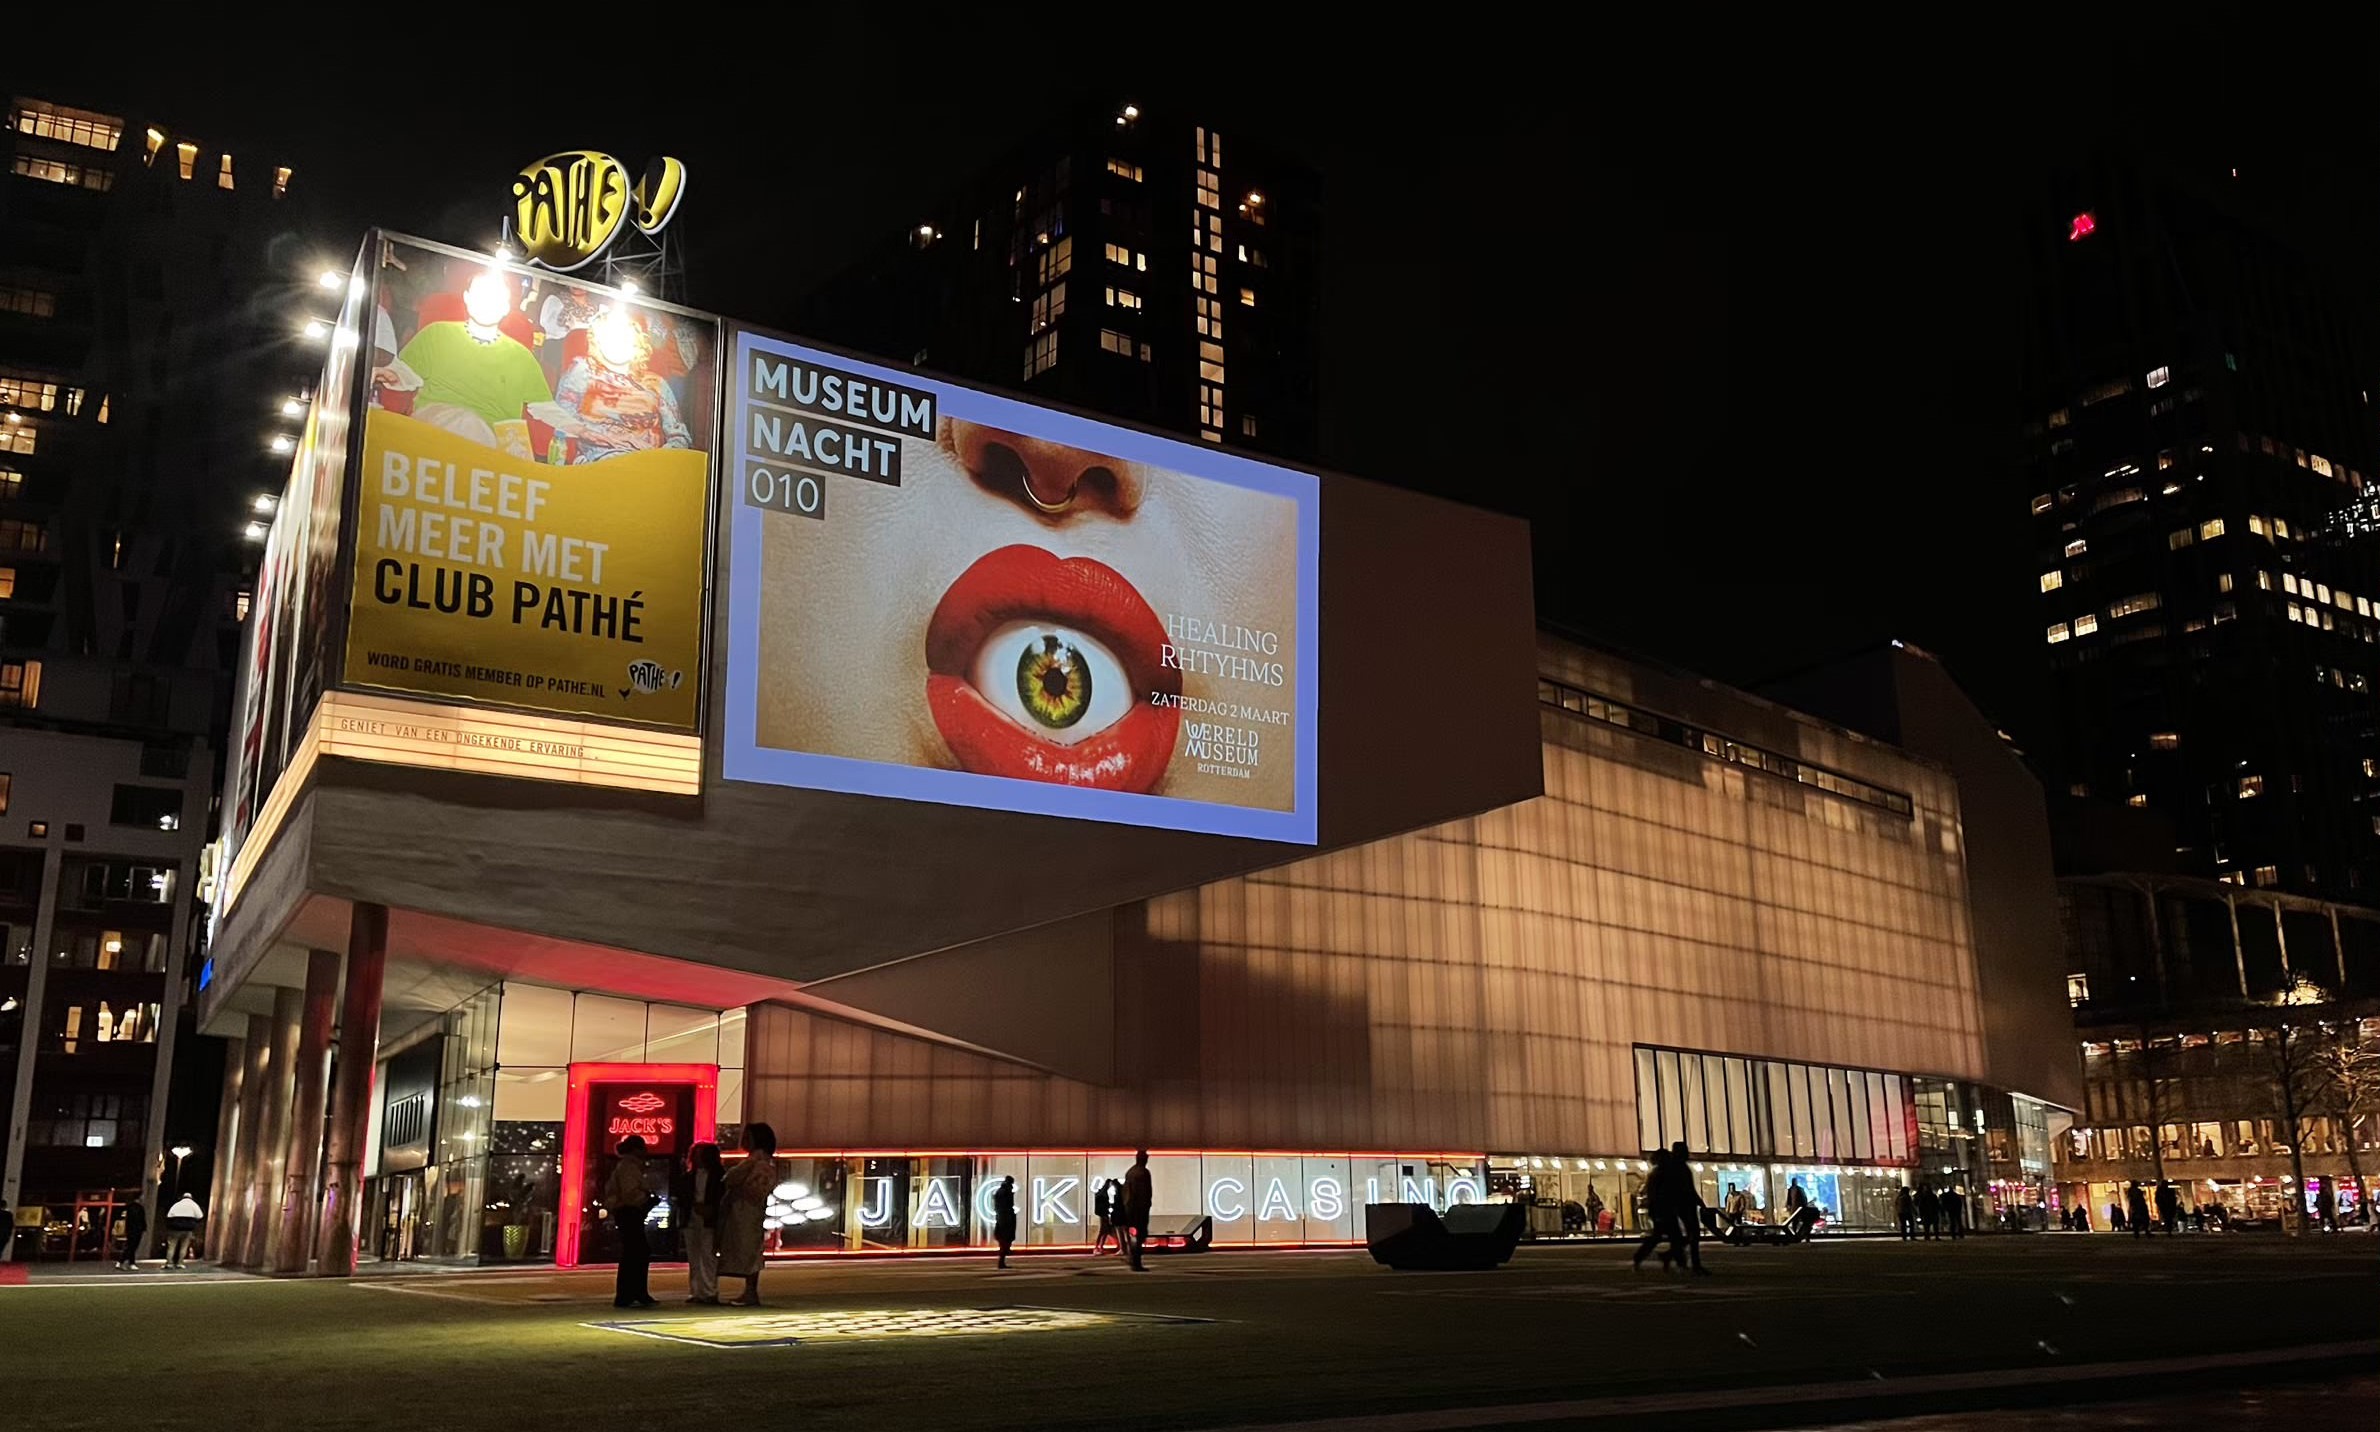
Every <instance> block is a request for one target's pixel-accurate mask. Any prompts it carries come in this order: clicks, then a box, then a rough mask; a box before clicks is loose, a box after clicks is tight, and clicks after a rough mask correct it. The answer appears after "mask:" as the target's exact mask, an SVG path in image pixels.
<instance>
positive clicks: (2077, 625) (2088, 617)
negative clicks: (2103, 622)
mask: <svg viewBox="0 0 2380 1432" xmlns="http://www.w3.org/2000/svg"><path fill="white" fill-rule="evenodd" d="M2097 630H2099V617H2098V615H2097V614H2096V613H2093V612H2084V613H2083V614H2082V615H2081V616H2079V617H2076V618H2075V619H2074V634H2075V635H2076V636H2089V635H2090V634H2091V633H2092V632H2095V631H2097Z"/></svg>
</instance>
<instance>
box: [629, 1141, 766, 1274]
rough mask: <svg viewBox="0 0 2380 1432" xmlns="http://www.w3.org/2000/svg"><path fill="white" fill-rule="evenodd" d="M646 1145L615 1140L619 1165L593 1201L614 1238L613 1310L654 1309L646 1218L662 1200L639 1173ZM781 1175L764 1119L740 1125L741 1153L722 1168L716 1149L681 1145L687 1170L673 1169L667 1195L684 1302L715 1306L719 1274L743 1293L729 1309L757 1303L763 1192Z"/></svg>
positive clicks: (723, 1162)
mask: <svg viewBox="0 0 2380 1432" xmlns="http://www.w3.org/2000/svg"><path fill="white" fill-rule="evenodd" d="M647 1150H648V1146H647V1144H646V1143H645V1141H644V1139H643V1138H642V1137H640V1136H638V1135H636V1134H630V1135H629V1136H628V1137H627V1138H624V1139H622V1140H620V1147H619V1162H618V1163H616V1164H614V1165H613V1166H612V1171H611V1176H610V1177H609V1178H607V1179H606V1180H604V1184H603V1192H602V1194H601V1196H600V1198H599V1199H598V1201H599V1202H600V1203H601V1204H602V1205H603V1209H604V1212H605V1213H606V1214H608V1215H610V1217H611V1221H612V1227H613V1228H614V1229H615V1230H616V1231H617V1232H618V1233H619V1235H620V1267H619V1273H618V1276H617V1278H616V1280H615V1281H614V1283H613V1288H612V1306H613V1307H615V1308H650V1307H656V1306H658V1303H657V1302H656V1300H655V1299H654V1297H653V1293H652V1289H651V1287H650V1286H649V1284H648V1280H649V1277H650V1274H651V1270H652V1266H653V1244H652V1239H651V1237H650V1235H649V1234H648V1233H647V1231H646V1227H647V1225H646V1219H647V1217H648V1216H649V1215H650V1214H651V1213H652V1211H653V1210H654V1208H656V1207H658V1206H659V1205H660V1203H661V1199H660V1198H659V1197H658V1196H657V1195H655V1194H654V1193H653V1191H652V1188H651V1186H650V1185H649V1184H648V1183H647V1181H646V1177H645V1159H646V1157H647ZM781 1177H782V1174H781V1172H780V1170H779V1167H778V1164H777V1133H776V1131H775V1130H774V1129H771V1128H770V1127H769V1126H768V1125H766V1124H746V1125H745V1126H744V1157H743V1158H742V1159H740V1160H738V1161H737V1163H736V1165H735V1167H733V1168H729V1167H727V1164H726V1160H725V1159H723V1158H722V1157H720V1154H719V1146H718V1145H717V1144H714V1143H700V1144H696V1145H695V1146H694V1147H693V1148H691V1149H689V1150H687V1154H686V1167H685V1168H683V1169H679V1170H676V1171H675V1174H674V1176H673V1177H672V1179H671V1180H670V1193H671V1196H672V1198H673V1199H674V1200H675V1201H676V1203H677V1205H678V1209H679V1216H678V1226H679V1228H680V1229H681V1230H682V1231H683V1233H684V1235H685V1240H686V1301H687V1302H689V1303H700V1304H705V1305H708V1306H711V1307H717V1306H719V1279H720V1278H721V1277H723V1276H724V1277H729V1278H738V1279H741V1280H742V1281H743V1285H744V1287H743V1291H742V1293H741V1294H740V1295H739V1296H738V1297H737V1298H736V1300H735V1302H736V1306H738V1307H744V1308H757V1307H759V1306H760V1267H761V1262H762V1258H761V1250H762V1245H763V1243H764V1242H765V1241H766V1238H767V1229H766V1228H765V1227H764V1226H763V1219H764V1217H765V1216H766V1214H767V1211H768V1204H769V1193H770V1190H772V1189H774V1188H775V1187H776V1186H777V1184H778V1182H779V1180H780V1179H781Z"/></svg>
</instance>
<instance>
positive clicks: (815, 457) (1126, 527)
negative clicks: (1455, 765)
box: [722, 330, 1320, 844]
mask: <svg viewBox="0 0 2380 1432" xmlns="http://www.w3.org/2000/svg"><path fill="white" fill-rule="evenodd" d="M731 345H732V347H731V355H732V356H731V364H730V368H729V374H728V384H727V388H728V401H729V405H730V410H731V420H732V443H731V448H730V453H731V458H732V461H731V462H730V463H729V464H728V465H727V466H728V474H729V475H728V481H729V482H730V483H731V484H732V485H733V486H732V489H731V493H730V501H729V502H728V505H727V509H726V510H727V511H728V512H729V513H730V514H731V515H730V516H729V517H728V518H727V523H728V526H729V533H730V540H731V541H732V542H733V543H734V546H733V548H732V557H731V560H730V567H731V572H730V593H729V608H728V618H727V620H728V643H729V645H728V664H727V692H726V703H725V708H724V712H725V714H724V720H725V721H726V723H727V724H726V731H725V740H724V742H723V750H722V762H723V766H722V773H723V774H724V775H725V776H726V777H727V779H729V780H740V781H756V782H765V783H770V784H776V785H788V786H803V787H810V788H814V789H822V790H834V791H848V792H855V793H860V794H866V795H878V796H893V797H899V798H904V799H909V800H921V801H935V802H940V803H944V804H951V805H968V806H978V807H985V808H990V809H995V810H1010V811H1025V812H1032V813H1037V814H1042V815H1056V816H1073V817H1080V818H1085V819H1091V820H1102V821H1113V822H1119V823H1124V824H1132V825H1143V826H1157V827H1164V828H1168V829H1175V830H1190V831H1202V832H1206V833H1210V834H1217V835H1233V836H1247V837H1253V838H1258V839H1265V840H1278V841H1291V842H1300V843H1305V844H1312V843H1313V841H1314V839H1315V742H1316V730H1315V704H1316V679H1317V672H1318V671H1319V669H1320V668H1319V666H1318V664H1317V658H1316V653H1315V640H1316V631H1315V629H1316V612H1315V608H1316V590H1317V583H1318V580H1319V577H1318V572H1317V567H1318V561H1319V551H1320V526H1319V523H1320V514H1319V511H1318V508H1319V492H1318V489H1319V482H1318V480H1317V479H1316V478H1315V477H1314V476H1313V475H1311V474H1309V473H1302V472H1294V471H1290V470H1287V469H1284V468H1279V467H1274V466H1271V465H1269V464H1266V463H1261V462H1257V461H1253V460H1251V459H1248V458H1245V457H1242V456H1238V455H1236V454H1232V453H1228V452H1224V451H1221V450H1219V449H1216V448H1212V447H1206V446H1201V445H1194V444H1190V443H1184V442H1177V441H1174V440H1171V439H1167V438H1160V437H1154V436H1151V435H1149V434H1146V433H1141V432H1136V431H1132V430H1130V429H1125V428H1119V427H1115V426H1112V425H1109V424H1105V423H1099V422H1094V421H1092V420H1090V419H1087V418H1081V417H1076V416H1073V415H1071V414H1067V413H1060V412H1053V411H1051V410H1050V409H1047V408H1042V407H1038V406H1035V405H1033V404H1030V403H1025V402H1020V401H1018V400H1015V399H1011V398H1002V397H996V396H994V395H992V394H989V393H982V392H977V391H974V390H972V389H968V388H961V387H957V386H954V385H951V384H948V383H941V382H936V381H933V380H931V379H927V378H924V377H922V376H920V375H918V374H916V373H911V372H898V371H893V370H889V369H884V368H879V367H876V366H873V365H870V364H867V363H862V362H858V361H855V360H852V359H847V358H843V357H839V356H836V355H833V354H829V353H824V352H820V351H817V350H814V349H810V348H806V347H803V346H801V345H799V344H795V343H790V342H786V341H783V340H781V339H777V338H773V337H770V336H767V335H765V334H761V333H756V332H751V331H748V330H737V331H735V332H734V334H733V337H732V339H731Z"/></svg>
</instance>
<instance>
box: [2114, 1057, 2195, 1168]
mask: <svg viewBox="0 0 2380 1432" xmlns="http://www.w3.org/2000/svg"><path fill="white" fill-rule="evenodd" d="M2134 1033H2135V1034H2137V1035H2138V1036H2139V1038H2138V1039H2136V1040H2131V1041H2124V1040H2117V1041H2114V1046H2113V1048H2111V1051H2110V1052H2111V1053H2113V1054H2114V1055H2115V1058H2116V1061H2117V1064H2116V1068H2117V1070H2118V1071H2119V1080H2118V1083H2117V1085H2116V1098H2117V1104H2118V1108H2119V1110H2120V1113H2121V1117H2122V1118H2123V1119H2124V1122H2125V1123H2126V1124H2135V1123H2146V1124H2147V1125H2148V1126H2149V1157H2150V1158H2151V1159H2152V1160H2153V1161H2154V1164H2155V1167H2156V1174H2157V1182H2159V1183H2163V1182H2165V1122H2166V1118H2167V1116H2168V1115H2170V1114H2172V1113H2173V1112H2174V1110H2175V1107H2176V1105H2178V1104H2179V1103H2180V1098H2179V1091H2180V1084H2181V1081H2180V1079H2179V1078H2178V1077H2177V1072H2176V1069H2175V1064H2174V1061H2175V1059H2176V1058H2177V1057H2178V1054H2179V1050H2178V1045H2179V1043H2180V1041H2178V1040H2176V1039H2173V1038H2171V1037H2167V1038H2165V1039H2164V1040H2162V1041H2160V1040H2159V1039H2158V1038H2157V1037H2155V1036H2153V1035H2151V1034H2150V1032H2149V1031H2148V1030H2147V1029H2146V1028H2140V1029H2136V1030H2135V1031H2134ZM2127 1042H2129V1043H2132V1044H2133V1045H2135V1046H2136V1047H2135V1048H2133V1049H2131V1050H2129V1051H2124V1052H2120V1053H2117V1052H2116V1050H2119V1049H2121V1046H2122V1045H2123V1044H2124V1043H2127Z"/></svg>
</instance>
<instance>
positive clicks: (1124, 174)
mask: <svg viewBox="0 0 2380 1432" xmlns="http://www.w3.org/2000/svg"><path fill="white" fill-rule="evenodd" d="M1107 172H1108V173H1110V174H1113V175H1115V176H1116V177H1117V178H1119V179H1129V180H1131V181H1132V182H1133V183H1135V184H1138V183H1139V182H1140V181H1141V178H1142V174H1141V168H1140V166H1139V165H1137V164H1135V163H1133V162H1132V161H1131V160H1129V159H1117V158H1115V157H1114V156H1112V155H1111V156H1109V158H1108V161H1107Z"/></svg>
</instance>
